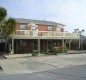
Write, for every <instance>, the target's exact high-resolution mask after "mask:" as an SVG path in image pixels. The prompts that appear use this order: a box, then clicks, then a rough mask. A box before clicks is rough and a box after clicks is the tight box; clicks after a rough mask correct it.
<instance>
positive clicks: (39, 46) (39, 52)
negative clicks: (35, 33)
mask: <svg viewBox="0 0 86 80" xmlns="http://www.w3.org/2000/svg"><path fill="white" fill-rule="evenodd" d="M38 53H40V39H38Z"/></svg>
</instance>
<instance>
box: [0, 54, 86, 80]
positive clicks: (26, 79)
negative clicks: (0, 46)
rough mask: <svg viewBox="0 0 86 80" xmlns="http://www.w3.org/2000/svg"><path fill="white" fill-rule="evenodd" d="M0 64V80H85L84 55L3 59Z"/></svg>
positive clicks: (85, 57) (85, 56)
mask: <svg viewBox="0 0 86 80" xmlns="http://www.w3.org/2000/svg"><path fill="white" fill-rule="evenodd" d="M0 64H1V66H2V68H3V71H2V73H1V74H0V80H86V54H69V55H58V56H47V57H29V58H16V59H3V60H0ZM14 65H16V66H14ZM13 66H14V67H13Z"/></svg>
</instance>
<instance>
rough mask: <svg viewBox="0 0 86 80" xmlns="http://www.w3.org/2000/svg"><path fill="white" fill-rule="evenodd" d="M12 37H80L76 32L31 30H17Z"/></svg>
mask: <svg viewBox="0 0 86 80" xmlns="http://www.w3.org/2000/svg"><path fill="white" fill-rule="evenodd" d="M12 37H13V38H14V39H80V35H79V34H78V33H68V32H57V31H32V30H17V31H16V33H15V34H14V35H13V36H12Z"/></svg>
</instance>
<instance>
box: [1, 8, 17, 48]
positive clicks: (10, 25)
mask: <svg viewBox="0 0 86 80" xmlns="http://www.w3.org/2000/svg"><path fill="white" fill-rule="evenodd" d="M6 16H7V10H6V9H5V8H3V7H0V38H1V40H2V41H3V40H4V41H5V43H6V45H7V42H8V39H9V36H10V35H11V34H13V33H14V32H15V25H16V21H15V19H14V18H8V19H7V18H6ZM6 45H5V48H6Z"/></svg>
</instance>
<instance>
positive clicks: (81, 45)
mask: <svg viewBox="0 0 86 80" xmlns="http://www.w3.org/2000/svg"><path fill="white" fill-rule="evenodd" d="M81 46H82V45H81ZM79 49H80V39H79Z"/></svg>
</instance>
